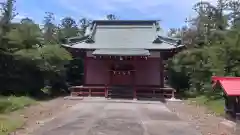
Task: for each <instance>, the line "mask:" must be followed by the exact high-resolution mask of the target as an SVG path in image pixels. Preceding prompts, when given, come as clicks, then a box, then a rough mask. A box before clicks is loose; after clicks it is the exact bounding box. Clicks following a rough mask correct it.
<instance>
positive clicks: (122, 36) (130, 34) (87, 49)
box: [64, 20, 183, 98]
mask: <svg viewBox="0 0 240 135" xmlns="http://www.w3.org/2000/svg"><path fill="white" fill-rule="evenodd" d="M156 24H157V22H156V21H145V20H143V21H139V20H137V21H126V20H117V21H116V20H115V21H93V25H92V26H91V28H90V32H89V34H87V35H86V37H83V38H80V41H79V42H77V43H71V39H69V41H70V43H69V44H68V45H64V47H66V48H67V49H68V50H69V51H70V52H72V54H74V55H75V56H83V57H84V58H83V59H84V84H83V86H72V87H71V88H70V89H71V91H72V95H82V96H105V97H111V98H114V97H126V98H139V97H163V96H165V97H172V96H174V92H175V91H174V90H173V89H172V88H168V87H165V86H164V64H163V60H165V59H167V58H169V57H171V56H172V55H173V54H174V53H175V52H178V51H179V49H181V48H182V47H183V45H181V44H180V42H179V40H178V39H172V38H168V37H163V36H159V35H157V32H156ZM74 41H76V39H74Z"/></svg>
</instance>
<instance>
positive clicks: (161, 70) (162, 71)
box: [159, 52, 164, 88]
mask: <svg viewBox="0 0 240 135" xmlns="http://www.w3.org/2000/svg"><path fill="white" fill-rule="evenodd" d="M159 61H160V87H161V88H164V63H163V55H162V53H161V52H160V58H159Z"/></svg>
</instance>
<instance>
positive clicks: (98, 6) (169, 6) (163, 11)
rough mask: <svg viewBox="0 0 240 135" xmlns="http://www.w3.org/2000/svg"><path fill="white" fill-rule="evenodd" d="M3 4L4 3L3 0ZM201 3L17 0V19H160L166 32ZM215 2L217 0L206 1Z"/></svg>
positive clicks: (190, 0)
mask: <svg viewBox="0 0 240 135" xmlns="http://www.w3.org/2000/svg"><path fill="white" fill-rule="evenodd" d="M0 1H1V0H0ZM198 1H200V0H17V3H16V6H17V12H18V13H19V15H18V16H17V17H16V18H15V20H19V19H21V18H24V17H26V16H27V17H29V18H31V19H33V20H35V21H36V22H37V23H42V20H43V18H44V15H45V12H47V11H48V12H53V13H54V14H55V19H56V22H59V21H60V20H61V18H63V17H65V16H71V17H73V18H74V19H78V20H79V19H80V18H82V17H88V18H90V19H105V16H106V15H107V14H115V15H116V16H117V17H118V18H119V19H157V20H161V23H160V24H161V27H163V28H164V29H168V28H173V27H175V28H177V27H181V26H182V25H184V21H185V19H186V17H189V16H190V15H192V14H193V10H192V7H193V5H194V4H195V3H196V2H198ZM206 1H209V2H212V3H215V1H216V0H206Z"/></svg>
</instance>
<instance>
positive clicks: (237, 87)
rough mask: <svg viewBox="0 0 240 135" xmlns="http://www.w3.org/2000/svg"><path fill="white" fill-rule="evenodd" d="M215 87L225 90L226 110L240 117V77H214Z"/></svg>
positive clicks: (227, 112) (229, 113)
mask: <svg viewBox="0 0 240 135" xmlns="http://www.w3.org/2000/svg"><path fill="white" fill-rule="evenodd" d="M212 81H213V87H214V88H217V87H220V88H221V89H223V90H224V95H223V96H224V98H225V112H226V114H227V115H230V116H231V117H237V118H239V119H240V77H217V76H213V77H212Z"/></svg>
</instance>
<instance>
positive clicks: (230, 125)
mask: <svg viewBox="0 0 240 135" xmlns="http://www.w3.org/2000/svg"><path fill="white" fill-rule="evenodd" d="M218 128H219V129H220V130H221V132H223V133H225V134H229V133H235V131H236V123H235V122H232V121H229V120H224V121H222V122H221V123H219V124H218Z"/></svg>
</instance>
